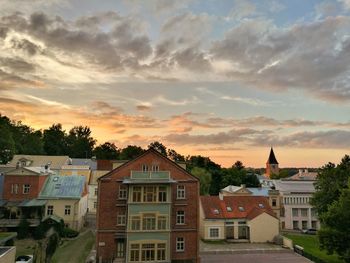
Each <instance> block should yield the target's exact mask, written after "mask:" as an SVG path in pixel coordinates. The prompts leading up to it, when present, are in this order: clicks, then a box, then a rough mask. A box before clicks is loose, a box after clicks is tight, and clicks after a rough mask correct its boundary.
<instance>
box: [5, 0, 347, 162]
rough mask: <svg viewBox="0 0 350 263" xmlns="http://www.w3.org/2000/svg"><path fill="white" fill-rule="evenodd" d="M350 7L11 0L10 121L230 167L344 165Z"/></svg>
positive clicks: (236, 0) (264, 0) (340, 2)
mask: <svg viewBox="0 0 350 263" xmlns="http://www.w3.org/2000/svg"><path fill="white" fill-rule="evenodd" d="M349 15H350V1H349V0H332V1H316V0H308V1H305V0H293V1H288V0H284V1H282V0H281V1H277V0H257V1H253V0H246V1H245V0H230V1H229V0H178V1H170V0H148V1H142V0H119V1H115V0H100V1H92V0H84V1H79V0H31V1H29V0H28V1H25V0H0V113H1V114H2V115H6V116H8V117H10V118H11V119H14V120H21V121H22V122H23V123H25V124H27V125H30V126H32V127H33V128H35V129H45V128H48V127H49V126H51V125H52V124H53V123H61V124H62V125H63V128H64V129H65V130H67V131H68V130H69V129H70V128H72V127H74V126H77V125H87V126H89V127H90V128H91V129H92V131H93V136H94V137H95V138H97V139H98V143H104V142H105V141H109V142H114V143H115V144H116V145H117V146H118V147H125V146H127V145H140V146H142V147H147V145H148V144H149V143H151V142H153V141H155V140H158V141H160V142H162V143H163V144H164V145H166V146H167V147H168V148H172V149H175V150H176V151H177V152H179V153H181V154H184V155H188V154H191V155H197V154H200V155H204V156H209V157H210V158H211V159H212V160H213V161H215V162H217V163H219V164H221V165H222V166H224V167H229V166H231V165H232V164H233V163H234V162H235V161H236V160H241V161H242V162H243V163H244V165H245V166H250V167H264V166H265V163H266V160H267V158H268V154H269V151H270V147H271V146H273V147H274V151H275V154H276V157H277V160H278V161H279V163H280V167H319V166H322V165H324V164H326V163H328V162H334V163H339V161H340V159H341V158H342V157H343V156H344V155H345V154H348V153H349V148H350V16H349Z"/></svg>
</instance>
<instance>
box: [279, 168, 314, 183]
mask: <svg viewBox="0 0 350 263" xmlns="http://www.w3.org/2000/svg"><path fill="white" fill-rule="evenodd" d="M317 175H318V173H317V172H309V171H308V170H307V169H305V170H302V169H301V170H299V172H298V173H296V174H294V175H292V176H291V177H288V178H284V180H299V181H316V180H317Z"/></svg>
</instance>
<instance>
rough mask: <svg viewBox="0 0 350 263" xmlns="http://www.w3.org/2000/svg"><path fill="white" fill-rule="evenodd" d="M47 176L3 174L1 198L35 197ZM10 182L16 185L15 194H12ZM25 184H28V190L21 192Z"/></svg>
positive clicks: (22, 198)
mask: <svg viewBox="0 0 350 263" xmlns="http://www.w3.org/2000/svg"><path fill="white" fill-rule="evenodd" d="M46 178H47V176H38V175H25V176H23V175H5V178H4V193H3V198H4V199H5V200H14V201H15V200H18V201H20V200H25V199H34V198H37V197H38V195H39V193H40V191H41V188H42V187H43V185H44V182H45V179H46ZM12 184H17V185H18V192H17V194H12V193H11V189H12ZM25 184H29V185H30V190H29V193H28V194H23V186H24V185H25Z"/></svg>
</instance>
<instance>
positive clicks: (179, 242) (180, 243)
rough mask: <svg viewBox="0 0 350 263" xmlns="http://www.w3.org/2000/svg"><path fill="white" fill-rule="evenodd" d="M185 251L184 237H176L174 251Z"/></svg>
mask: <svg viewBox="0 0 350 263" xmlns="http://www.w3.org/2000/svg"><path fill="white" fill-rule="evenodd" d="M184 251H185V238H184V237H177V238H176V252H184Z"/></svg>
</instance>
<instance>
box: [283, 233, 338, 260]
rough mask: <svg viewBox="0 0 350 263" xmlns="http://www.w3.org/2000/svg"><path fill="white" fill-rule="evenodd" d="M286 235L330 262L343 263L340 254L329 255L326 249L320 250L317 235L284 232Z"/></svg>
mask: <svg viewBox="0 0 350 263" xmlns="http://www.w3.org/2000/svg"><path fill="white" fill-rule="evenodd" d="M284 236H285V237H287V238H289V239H291V240H293V244H294V245H299V246H302V247H303V248H304V250H305V251H306V252H308V253H310V254H312V255H314V256H316V257H318V258H320V259H322V260H324V261H325V262H328V263H343V262H344V261H342V260H340V259H339V258H338V255H336V254H333V255H327V253H326V251H325V250H320V248H319V242H318V238H317V236H316V235H304V234H289V233H288V234H284Z"/></svg>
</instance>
